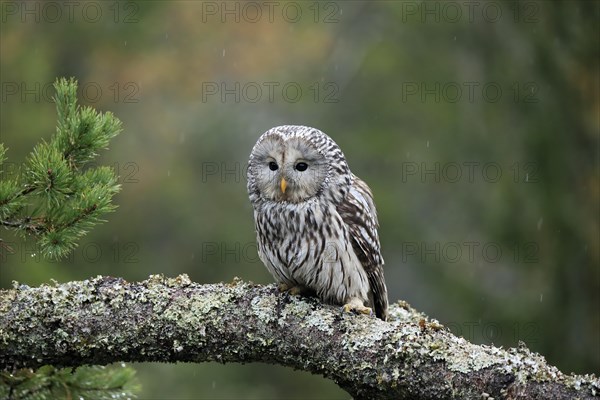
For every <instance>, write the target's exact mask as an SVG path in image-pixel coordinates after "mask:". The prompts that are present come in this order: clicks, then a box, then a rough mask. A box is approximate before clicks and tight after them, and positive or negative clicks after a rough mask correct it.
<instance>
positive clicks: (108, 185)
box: [0, 78, 121, 258]
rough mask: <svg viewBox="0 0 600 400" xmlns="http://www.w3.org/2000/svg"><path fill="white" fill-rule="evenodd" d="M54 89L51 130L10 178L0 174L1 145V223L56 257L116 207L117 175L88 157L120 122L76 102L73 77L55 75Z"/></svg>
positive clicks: (0, 151) (118, 128)
mask: <svg viewBox="0 0 600 400" xmlns="http://www.w3.org/2000/svg"><path fill="white" fill-rule="evenodd" d="M54 87H55V89H56V95H55V96H54V101H55V103H56V111H57V114H58V126H57V129H56V134H55V135H54V136H53V137H52V138H51V139H50V141H49V142H46V141H43V142H42V143H40V144H38V145H37V146H35V148H34V149H33V151H32V152H31V154H30V155H29V157H28V158H27V160H26V163H25V165H24V166H23V167H22V169H23V170H22V171H18V173H16V174H14V177H12V178H11V177H8V178H5V176H3V175H2V170H3V163H4V161H5V154H6V149H5V148H4V146H3V145H2V144H0V178H1V180H0V225H2V226H4V227H6V228H8V229H14V230H16V231H17V232H19V233H20V234H22V235H23V236H33V237H35V238H36V240H37V242H38V245H39V248H40V251H41V253H42V255H43V256H45V257H50V258H61V257H64V256H66V255H68V254H69V252H70V251H71V250H73V248H75V246H77V241H78V240H79V239H80V238H81V237H82V236H83V235H85V234H86V233H87V232H88V231H89V230H90V229H91V228H92V227H93V226H94V225H96V224H98V223H99V222H103V220H102V219H101V217H102V215H104V214H106V213H108V212H111V211H113V210H114V209H115V208H116V206H115V205H114V204H112V197H113V196H114V195H115V194H116V193H117V192H118V191H119V188H120V186H119V184H118V183H117V176H116V175H115V173H114V172H113V170H112V169H111V168H108V167H97V166H92V165H91V161H93V160H94V158H95V157H96V156H97V155H98V152H99V151H100V150H102V149H106V148H107V146H108V144H109V142H110V140H111V139H112V138H113V137H115V136H116V135H118V134H119V133H120V132H121V121H119V120H118V119H117V118H116V117H115V116H114V115H113V114H112V113H110V112H106V113H103V114H102V113H99V112H97V111H96V110H94V109H93V108H91V107H80V106H78V105H77V82H76V81H75V80H74V79H72V78H71V79H70V80H66V79H64V78H62V79H58V80H57V81H56V82H55V84H54Z"/></svg>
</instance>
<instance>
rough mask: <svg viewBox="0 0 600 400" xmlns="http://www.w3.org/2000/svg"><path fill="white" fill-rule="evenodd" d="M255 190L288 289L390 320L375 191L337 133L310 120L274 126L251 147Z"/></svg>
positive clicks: (273, 263) (258, 213) (260, 219)
mask: <svg viewBox="0 0 600 400" xmlns="http://www.w3.org/2000/svg"><path fill="white" fill-rule="evenodd" d="M248 194H249V196H250V201H251V202H252V205H253V207H254V221H255V226H256V234H257V240H258V254H259V256H260V259H261V260H262V262H263V263H264V264H265V266H266V267H267V269H268V270H269V272H270V273H271V274H272V275H273V277H274V278H275V279H276V280H277V281H278V282H279V283H280V288H281V289H282V290H289V291H290V292H292V293H300V292H305V291H309V292H314V293H316V294H317V296H318V297H319V298H320V299H321V300H323V301H324V302H326V303H330V304H339V305H342V304H343V305H344V310H346V311H350V310H354V311H356V312H360V313H366V314H370V313H371V308H369V307H373V308H374V309H375V314H376V315H377V317H379V318H381V319H382V320H384V321H385V320H386V318H387V307H388V298H387V289H386V286H385V281H384V277H383V258H382V256H381V252H380V248H379V247H380V246H379V236H378V234H377V227H378V226H379V224H378V222H377V213H376V211H375V204H374V202H373V196H372V194H371V191H370V189H369V187H368V186H367V184H366V183H364V182H363V181H362V180H360V179H359V178H358V177H357V176H355V175H354V174H352V172H350V168H349V167H348V164H347V162H346V158H345V157H344V154H343V153H342V151H341V150H340V148H339V147H338V145H337V144H336V143H335V142H334V141H333V139H331V138H330V137H329V136H327V135H326V134H325V133H323V132H321V131H320V130H318V129H315V128H309V127H306V126H293V125H285V126H278V127H275V128H272V129H270V130H268V131H267V132H265V133H264V134H263V135H262V136H261V137H260V138H259V139H258V141H257V142H256V145H255V146H254V148H253V149H252V154H251V155H250V160H249V164H248Z"/></svg>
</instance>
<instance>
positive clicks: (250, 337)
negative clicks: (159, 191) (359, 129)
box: [0, 275, 600, 399]
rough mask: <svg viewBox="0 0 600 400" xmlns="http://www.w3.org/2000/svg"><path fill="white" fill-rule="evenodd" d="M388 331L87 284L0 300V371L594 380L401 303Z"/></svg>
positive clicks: (229, 301)
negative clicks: (236, 369)
mask: <svg viewBox="0 0 600 400" xmlns="http://www.w3.org/2000/svg"><path fill="white" fill-rule="evenodd" d="M390 314H391V321H389V322H383V321H381V320H379V319H376V318H369V317H367V316H363V315H360V316H359V315H353V314H345V313H342V312H341V311H340V308H339V307H333V306H327V305H323V304H322V303H321V302H319V301H318V300H316V299H314V298H300V297H296V296H290V295H288V294H281V293H279V292H278V291H277V289H276V288H275V286H274V285H269V286H259V285H252V284H247V283H243V282H241V281H237V280H236V281H234V282H233V283H230V284H212V285H198V284H193V283H191V282H190V281H189V278H188V277H187V276H185V275H184V276H179V277H177V278H175V279H165V278H163V277H160V276H151V277H150V279H148V280H146V281H143V282H140V283H129V282H126V281H124V280H122V279H118V278H108V277H97V278H95V279H91V280H86V281H83V282H70V283H65V284H60V285H59V284H56V285H54V286H41V287H38V288H29V287H27V286H24V285H21V286H19V285H18V284H15V289H12V290H4V291H0V368H20V367H37V366H39V365H43V364H52V365H55V366H78V365H83V364H107V363H111V362H115V361H161V362H181V361H184V362H204V361H219V362H252V361H260V362H267V363H273V364H280V365H285V366H290V367H293V368H296V369H302V370H306V371H310V372H313V373H315V374H321V375H324V376H325V377H328V378H330V379H333V380H334V381H335V382H337V383H338V384H339V385H340V387H342V388H343V389H345V390H346V391H348V393H350V394H351V395H352V396H354V397H355V398H369V399H471V398H477V399H482V398H497V399H498V398H508V399H516V398H518V399H540V398H543V399H572V398H579V399H594V398H598V397H597V396H598V393H599V392H600V380H599V379H598V378H596V377H595V376H593V375H585V376H581V375H569V376H567V375H565V374H563V373H561V372H560V371H559V370H558V369H556V368H555V367H552V366H550V365H548V364H547V363H546V361H545V360H544V358H543V357H542V356H540V355H538V354H535V353H532V352H530V351H529V350H528V349H527V348H526V347H525V346H524V345H521V346H520V347H519V348H517V349H508V350H504V349H500V348H496V347H492V346H483V345H482V346H478V345H474V344H471V343H469V342H467V341H466V340H465V339H462V338H459V337H456V336H454V335H453V334H451V333H450V332H449V330H448V329H446V328H445V327H443V326H442V325H440V324H439V323H438V322H437V321H435V320H430V319H428V318H427V317H426V316H425V315H423V314H421V313H419V312H417V311H415V310H414V309H412V308H411V307H410V306H408V305H407V304H406V303H403V302H400V303H397V304H394V305H392V306H391V310H390Z"/></svg>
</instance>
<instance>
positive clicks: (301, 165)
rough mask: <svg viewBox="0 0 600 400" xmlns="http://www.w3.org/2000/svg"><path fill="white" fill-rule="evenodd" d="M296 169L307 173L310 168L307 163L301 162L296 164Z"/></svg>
mask: <svg viewBox="0 0 600 400" xmlns="http://www.w3.org/2000/svg"><path fill="white" fill-rule="evenodd" d="M295 168H296V170H297V171H300V172H302V171H306V169H307V168H308V164H307V163H305V162H299V163H298V164H296V167H295Z"/></svg>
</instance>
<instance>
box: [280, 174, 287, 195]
mask: <svg viewBox="0 0 600 400" xmlns="http://www.w3.org/2000/svg"><path fill="white" fill-rule="evenodd" d="M279 187H280V188H281V193H285V189H286V188H287V182H286V181H285V178H281V182H280V183H279Z"/></svg>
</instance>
